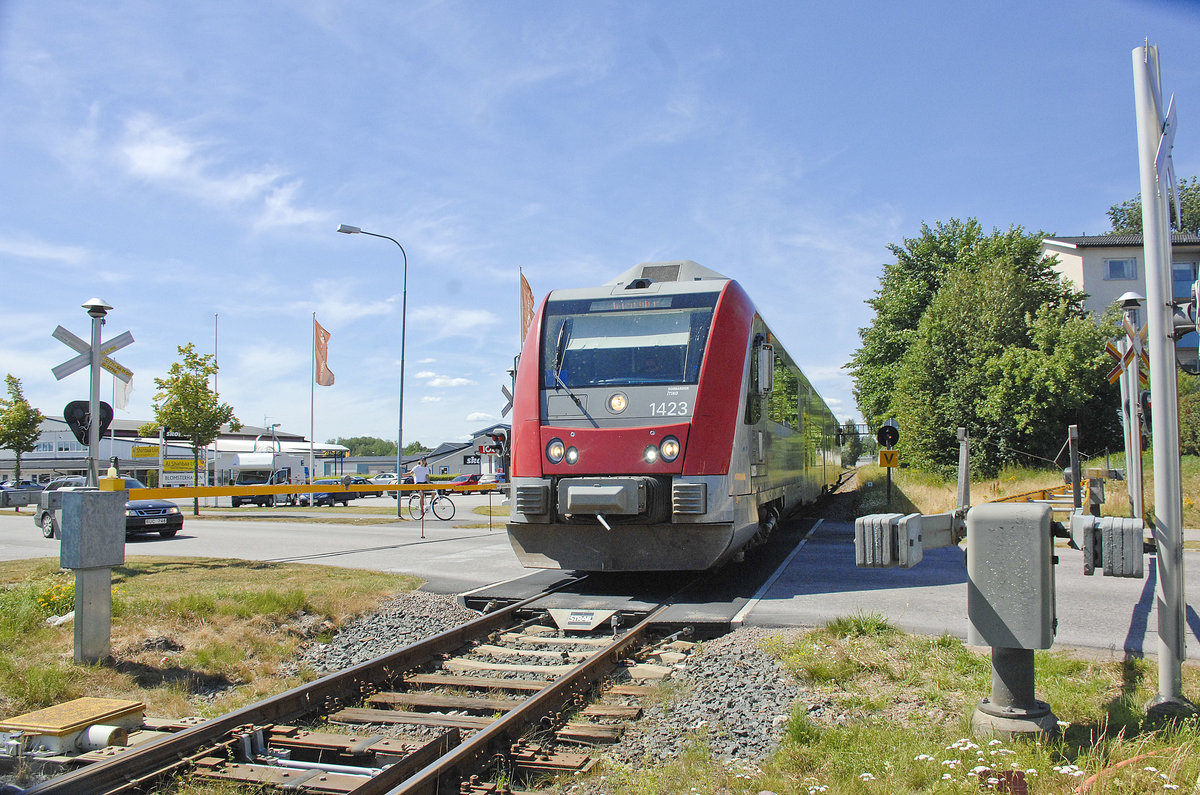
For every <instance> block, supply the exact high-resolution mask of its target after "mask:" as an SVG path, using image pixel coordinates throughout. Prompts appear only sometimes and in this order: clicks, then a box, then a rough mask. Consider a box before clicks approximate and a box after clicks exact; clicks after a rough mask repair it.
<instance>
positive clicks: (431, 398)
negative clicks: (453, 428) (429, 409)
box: [421, 395, 442, 403]
mask: <svg viewBox="0 0 1200 795" xmlns="http://www.w3.org/2000/svg"><path fill="white" fill-rule="evenodd" d="M421 402H422V403H441V402H442V399H441V398H440V397H438V396H436V395H421Z"/></svg>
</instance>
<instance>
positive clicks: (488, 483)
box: [479, 475, 507, 494]
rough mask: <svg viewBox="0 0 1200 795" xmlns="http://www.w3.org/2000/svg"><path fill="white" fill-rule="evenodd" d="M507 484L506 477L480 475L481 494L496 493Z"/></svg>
mask: <svg viewBox="0 0 1200 795" xmlns="http://www.w3.org/2000/svg"><path fill="white" fill-rule="evenodd" d="M506 482H507V479H506V478H505V477H504V475H480V476H479V492H480V493H481V494H482V493H483V492H485V491H494V490H495V489H497V488H499V487H500V486H502V485H504V483H506Z"/></svg>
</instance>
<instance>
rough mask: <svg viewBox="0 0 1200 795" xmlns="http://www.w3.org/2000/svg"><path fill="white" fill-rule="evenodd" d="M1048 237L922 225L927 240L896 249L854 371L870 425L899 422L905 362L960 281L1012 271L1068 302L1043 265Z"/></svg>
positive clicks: (972, 225)
mask: <svg viewBox="0 0 1200 795" xmlns="http://www.w3.org/2000/svg"><path fill="white" fill-rule="evenodd" d="M1042 237H1043V235H1041V234H1040V233H1039V234H1032V235H1031V234H1026V233H1025V232H1024V231H1023V230H1022V229H1021V228H1020V227H1012V228H1010V229H1008V230H1007V231H1005V232H1001V231H998V230H993V231H992V233H991V234H990V235H985V234H984V233H983V228H982V227H981V226H980V224H979V222H978V221H977V220H975V219H974V218H970V219H967V220H965V221H962V220H959V219H957V218H952V219H951V220H949V221H947V222H944V223H943V222H940V221H939V222H937V223H935V224H934V226H932V227H930V226H929V225H928V224H922V225H921V233H920V235H918V236H917V237H915V238H911V239H909V238H906V239H905V240H904V241H903V243H902V244H900V245H892V246H890V247H889V249H890V251H891V252H892V254H893V255H894V256H895V257H896V261H895V262H892V263H888V264H885V265H884V266H883V275H882V276H881V277H880V279H879V289H878V290H877V291H876V292H875V297H874V298H872V299H870V300H868V301H867V303H868V304H869V305H870V306H871V308H872V309H874V310H875V317H874V318H873V320H872V322H871V325H870V326H868V327H867V328H862V329H859V332H858V333H859V337H860V338H861V339H862V346H861V347H860V348H859V349H858V350H857V351H855V353H854V356H853V357H852V358H851V360H850V363H849V364H848V365H847V369H849V370H850V371H851V373H852V374H853V378H854V397H855V400H856V401H857V403H858V407H859V410H860V411H861V412H862V414H863V420H864V421H865V422H866V423H867V424H868V425H869V426H872V427H873V426H876V425H878V424H879V423H880V422H882V421H883V420H885V419H888V418H889V417H891V416H892V415H893V413H894V412H893V410H892V400H893V396H894V395H895V393H896V385H897V383H898V381H899V378H900V375H901V359H902V358H903V357H904V355H905V354H906V353H907V351H908V350H909V348H910V347H912V345H913V344H914V342H915V340H916V335H917V327H918V325H919V324H920V322H921V318H922V317H923V316H924V315H925V311H926V309H927V308H928V307H929V304H930V302H931V301H932V300H933V298H934V296H935V295H937V293H938V291H939V290H940V289H941V288H942V285H943V284H944V283H945V282H946V280H947V279H948V278H950V277H951V275H952V274H954V273H957V272H966V273H974V272H978V271H982V270H989V269H992V268H995V267H996V266H997V265H1001V264H1007V265H1009V266H1011V268H1013V269H1015V270H1016V271H1017V272H1019V273H1020V274H1022V276H1023V277H1024V278H1025V279H1026V280H1028V282H1029V283H1030V285H1031V286H1032V287H1033V288H1034V290H1035V291H1036V292H1037V294H1038V295H1040V296H1041V302H1056V301H1064V300H1067V298H1068V297H1069V296H1070V294H1071V291H1070V289H1069V287H1067V286H1066V285H1065V284H1063V283H1062V281H1061V280H1060V279H1059V278H1058V275H1057V274H1056V273H1055V272H1054V270H1053V268H1052V267H1051V264H1052V263H1051V262H1049V261H1046V260H1043V259H1041V241H1042ZM953 432H954V429H951V433H952V434H953Z"/></svg>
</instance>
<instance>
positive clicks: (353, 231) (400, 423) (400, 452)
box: [337, 224, 408, 519]
mask: <svg viewBox="0 0 1200 795" xmlns="http://www.w3.org/2000/svg"><path fill="white" fill-rule="evenodd" d="M337 230H338V231H339V232H341V233H342V234H344V235H370V236H371V237H381V238H383V239H384V240H390V241H392V242H393V243H395V244H396V246H397V247H398V248H399V249H400V253H401V255H403V257H404V279H403V281H402V283H401V284H402V286H401V290H400V410H399V412H398V419H397V421H396V518H397V519H402V518H404V515H403V513H401V510H400V509H401V507H402V506H403V500H401V499H400V496H401V493H400V485H401V483H402V482H403V476H402V475H401V466H402V465H403V461H404V325H405V319H406V318H407V316H408V253H407V252H406V251H405V250H404V246H401V245H400V241H399V240H396V238H394V237H388V236H387V235H377V234H375V233H374V232H366V231H364V230H362V229H360V228H359V227H357V226H350V225H349V224H340V225H339V226H338V228H337Z"/></svg>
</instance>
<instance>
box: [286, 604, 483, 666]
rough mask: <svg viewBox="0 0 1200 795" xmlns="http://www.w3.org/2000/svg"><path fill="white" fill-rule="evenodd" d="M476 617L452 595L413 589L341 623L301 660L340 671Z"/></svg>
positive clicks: (303, 655) (314, 645)
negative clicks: (331, 635) (346, 622)
mask: <svg viewBox="0 0 1200 795" xmlns="http://www.w3.org/2000/svg"><path fill="white" fill-rule="evenodd" d="M478 617H479V614H478V613H476V612H475V611H473V610H467V609H466V608H465V607H460V606H459V605H458V604H457V603H456V602H455V601H454V597H453V596H447V595H444V594H434V593H426V592H425V591H412V592H410V593H407V594H404V595H403V596H399V597H396V598H395V599H391V600H389V601H387V602H385V603H383V604H382V605H380V606H379V609H378V610H376V611H375V612H373V613H370V614H368V615H364V616H362V617H360V618H357V619H355V620H354V621H351V622H350V623H348V624H346V625H345V626H343V627H341V628H340V629H338V631H337V634H335V635H334V636H333V638H331V639H330V641H329V642H328V643H312V644H310V645H308V646H307V647H306V648H305V649H304V651H303V652H302V655H301V658H300V664H301V665H302V666H311V667H312V668H313V670H315V671H317V672H318V673H328V672H331V671H340V670H342V669H343V668H349V667H350V666H352V665H357V664H358V663H362V662H366V661H367V660H371V659H374V658H375V657H378V656H379V655H381V654H386V653H388V652H390V651H394V650H395V649H399V648H402V647H404V646H408V645H409V644H411V643H416V642H417V641H419V640H423V639H424V638H428V637H430V636H431V635H436V634H438V633H439V632H444V631H445V630H448V629H453V628H454V627H457V626H459V625H460V624H462V623H464V622H466V621H470V620H472V619H475V618H478Z"/></svg>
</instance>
